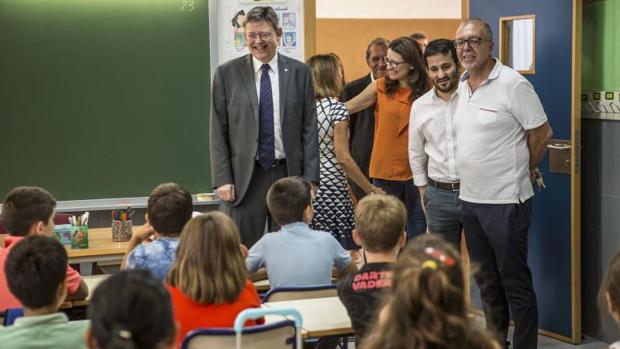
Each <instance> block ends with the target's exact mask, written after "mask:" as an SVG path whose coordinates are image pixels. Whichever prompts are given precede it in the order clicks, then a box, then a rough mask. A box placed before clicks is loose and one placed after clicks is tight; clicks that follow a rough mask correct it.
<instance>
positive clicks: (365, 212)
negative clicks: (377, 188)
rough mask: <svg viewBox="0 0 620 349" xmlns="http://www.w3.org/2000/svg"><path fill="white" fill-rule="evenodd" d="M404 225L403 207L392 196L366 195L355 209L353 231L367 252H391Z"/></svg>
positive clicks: (401, 233)
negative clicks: (355, 231)
mask: <svg viewBox="0 0 620 349" xmlns="http://www.w3.org/2000/svg"><path fill="white" fill-rule="evenodd" d="M406 224H407V211H406V209H405V205H403V203H402V202H401V201H400V200H399V199H398V198H396V197H395V196H392V195H367V196H365V197H364V198H363V199H362V200H360V201H359V203H358V204H357V207H356V208H355V229H356V230H357V233H358V234H359V237H360V238H361V240H362V245H363V247H364V250H366V251H368V252H388V251H390V250H393V249H394V247H396V246H397V245H398V242H399V240H400V239H401V237H402V236H403V232H404V231H405V225H406Z"/></svg>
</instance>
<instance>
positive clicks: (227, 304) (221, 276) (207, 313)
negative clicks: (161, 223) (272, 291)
mask: <svg viewBox="0 0 620 349" xmlns="http://www.w3.org/2000/svg"><path fill="white" fill-rule="evenodd" d="M240 243H241V241H240V240H239V231H238V230H237V228H236V227H235V224H234V223H233V221H232V220H231V219H230V218H229V217H228V216H226V215H225V214H223V213H220V212H209V213H207V214H204V215H200V216H198V217H195V218H192V219H191V220H190V221H189V222H188V223H187V225H186V226H185V228H183V232H182V233H181V242H180V243H179V249H178V251H177V258H176V260H175V261H174V265H173V266H172V269H171V270H170V273H169V274H168V276H167V278H166V282H167V283H168V285H167V288H168V291H169V292H170V296H171V298H172V309H173V311H174V318H175V319H176V321H177V323H178V325H179V333H178V336H177V344H180V343H181V342H182V340H183V338H184V337H185V335H186V334H187V333H188V332H190V331H191V330H193V329H196V328H200V327H205V328H208V327H232V326H233V325H234V323H235V318H236V317H237V315H238V314H239V313H240V312H241V311H243V310H245V309H247V308H259V307H260V299H259V297H258V293H257V292H256V289H255V288H254V284H252V282H251V281H250V280H249V279H248V275H247V274H248V273H247V270H246V268H245V263H244V261H243V255H242V251H241V249H240V248H239V245H240ZM262 322H263V321H262V320H259V321H258V323H262ZM256 323H257V322H255V321H248V323H247V324H248V325H255V324H256Z"/></svg>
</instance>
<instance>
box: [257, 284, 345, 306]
mask: <svg viewBox="0 0 620 349" xmlns="http://www.w3.org/2000/svg"><path fill="white" fill-rule="evenodd" d="M337 296H338V291H337V290H336V286H335V285H321V286H309V287H278V288H274V289H272V290H269V292H267V293H266V294H265V296H264V297H263V303H267V302H282V301H290V300H295V299H311V298H324V297H337Z"/></svg>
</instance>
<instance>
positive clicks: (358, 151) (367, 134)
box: [342, 38, 388, 200]
mask: <svg viewBox="0 0 620 349" xmlns="http://www.w3.org/2000/svg"><path fill="white" fill-rule="evenodd" d="M387 46H388V43H387V41H386V40H385V39H383V38H376V39H374V40H372V41H371V42H370V44H368V48H367V49H366V64H368V68H370V74H368V75H366V76H364V77H362V78H359V79H357V80H355V81H352V82H350V83H348V84H347V85H346V86H345V87H344V90H343V91H342V100H343V102H346V101H348V100H350V99H352V98H353V97H355V96H357V95H358V94H359V93H360V92H362V91H363V90H364V89H365V88H366V86H368V85H370V83H371V82H373V81H374V80H375V79H378V78H381V77H383V76H384V75H385V71H386V68H387V66H386V65H385V61H384V60H383V58H384V57H385V56H386V55H387ZM374 134H375V105H374V104H373V105H372V106H370V107H368V108H366V109H364V110H362V111H360V112H357V113H354V114H351V115H350V121H349V148H350V149H351V157H352V158H353V160H355V162H356V163H357V165H358V166H359V168H360V169H361V170H362V172H364V175H366V177H367V178H369V177H368V166H369V165H370V153H371V152H372V142H373V138H374ZM369 179H370V178H369ZM349 183H350V184H351V189H352V190H353V194H355V197H356V198H357V200H360V199H361V198H362V197H364V195H366V194H365V193H364V191H363V190H362V189H361V188H360V187H358V186H357V185H356V184H355V183H353V182H351V181H349Z"/></svg>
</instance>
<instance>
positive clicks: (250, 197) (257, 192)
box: [227, 164, 287, 248]
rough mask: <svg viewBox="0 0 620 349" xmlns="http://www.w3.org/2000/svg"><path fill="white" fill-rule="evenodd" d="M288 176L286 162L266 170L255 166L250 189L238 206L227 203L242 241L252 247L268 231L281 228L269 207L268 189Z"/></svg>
mask: <svg viewBox="0 0 620 349" xmlns="http://www.w3.org/2000/svg"><path fill="white" fill-rule="evenodd" d="M286 176H287V169H286V164H281V165H278V166H276V167H272V168H269V169H267V170H265V169H264V168H262V167H261V166H260V165H258V164H256V165H255V166H254V173H252V179H250V185H249V187H248V191H247V192H246V193H245V196H244V197H243V200H241V202H240V203H239V205H237V206H230V205H227V211H228V212H227V213H228V214H229V215H230V217H231V218H232V220H233V221H234V222H235V224H236V225H237V228H238V229H239V233H240V235H241V243H243V244H244V245H245V246H247V247H248V248H250V247H252V245H254V244H255V243H256V242H257V241H258V240H259V239H260V238H261V237H262V236H263V234H264V233H265V224H267V231H276V230H278V229H280V227H279V226H278V224H277V223H276V222H275V221H274V220H273V218H272V217H271V215H270V214H269V210H268V209H267V201H266V199H267V191H268V190H269V188H270V187H271V185H272V184H273V183H274V182H275V181H277V180H278V179H280V178H283V177H286Z"/></svg>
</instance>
